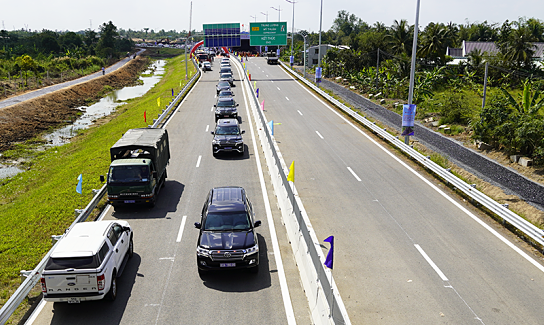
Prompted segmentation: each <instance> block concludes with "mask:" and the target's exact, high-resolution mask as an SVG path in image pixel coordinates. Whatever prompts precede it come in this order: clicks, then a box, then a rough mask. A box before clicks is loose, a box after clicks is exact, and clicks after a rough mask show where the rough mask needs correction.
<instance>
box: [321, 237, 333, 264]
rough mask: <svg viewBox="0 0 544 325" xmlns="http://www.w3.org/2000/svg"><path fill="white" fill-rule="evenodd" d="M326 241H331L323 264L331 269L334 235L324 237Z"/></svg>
mask: <svg viewBox="0 0 544 325" xmlns="http://www.w3.org/2000/svg"><path fill="white" fill-rule="evenodd" d="M325 241H326V242H327V243H331V249H329V252H328V253H327V258H325V263H323V264H325V266H326V267H328V268H329V269H332V262H333V255H334V236H329V237H327V239H325Z"/></svg>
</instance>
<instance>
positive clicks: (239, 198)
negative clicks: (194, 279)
mask: <svg viewBox="0 0 544 325" xmlns="http://www.w3.org/2000/svg"><path fill="white" fill-rule="evenodd" d="M253 218H254V213H253V207H252V206H251V202H250V201H249V199H248V198H247V195H246V191H245V190H244V189H243V188H242V187H238V186H228V187H216V188H213V189H211V190H210V193H208V197H207V198H206V202H204V207H203V208H202V214H201V221H200V222H195V228H197V229H200V234H199V236H198V241H197V245H196V264H197V267H198V272H199V273H202V272H204V271H209V270H224V269H248V270H249V271H250V272H253V273H257V272H258V271H259V243H258V238H257V233H256V232H255V228H256V227H259V226H260V225H261V221H260V220H257V221H253Z"/></svg>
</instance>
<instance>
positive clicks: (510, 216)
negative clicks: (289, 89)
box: [280, 62, 544, 246]
mask: <svg viewBox="0 0 544 325" xmlns="http://www.w3.org/2000/svg"><path fill="white" fill-rule="evenodd" d="M280 63H281V65H282V66H283V68H284V69H286V70H287V71H289V72H290V73H291V74H293V75H294V76H296V77H297V78H298V79H299V80H300V81H302V82H303V83H304V84H306V85H307V86H308V87H310V88H312V89H313V90H314V91H315V92H317V93H319V94H320V95H321V96H323V97H324V98H326V99H327V100H328V101H329V102H331V103H333V104H334V105H336V106H337V107H338V108H340V109H341V110H342V111H344V112H345V113H346V114H349V115H350V116H351V117H352V118H354V119H355V120H357V121H359V122H361V123H362V124H364V125H365V126H366V127H368V128H369V129H371V130H372V131H373V132H374V133H376V134H378V135H379V136H380V137H382V138H383V139H385V140H387V141H389V142H390V143H391V144H393V145H394V146H396V147H397V148H399V149H400V150H402V151H403V152H405V153H406V154H408V155H409V156H410V157H412V158H413V159H415V160H417V161H418V162H419V163H420V164H422V165H423V166H425V167H426V168H427V169H429V170H431V171H432V172H434V173H435V174H436V175H438V176H440V177H441V178H442V179H444V180H445V181H446V182H448V183H451V184H452V185H453V186H455V187H456V188H457V189H458V190H460V191H461V192H463V193H464V194H465V195H467V196H468V197H470V198H472V199H473V200H474V201H476V202H478V203H479V204H481V205H482V206H484V207H486V208H487V209H489V210H490V211H492V212H493V213H495V214H496V215H497V216H499V217H500V218H502V219H503V220H505V221H507V222H508V223H510V224H511V225H513V226H514V227H516V229H518V230H519V231H521V232H523V233H524V234H526V235H527V236H529V237H530V238H531V239H532V240H534V241H535V242H536V243H538V244H540V245H542V246H544V230H542V229H540V228H538V227H536V226H535V225H533V224H532V223H530V222H529V221H527V220H525V219H523V218H522V217H520V216H519V215H517V214H515V213H514V212H512V211H510V210H509V209H508V208H507V207H506V206H503V205H502V204H500V203H498V202H496V201H494V200H493V199H491V198H490V197H488V196H487V195H485V194H484V193H482V192H480V191H478V190H477V189H476V188H474V187H473V186H472V185H470V184H467V183H466V182H464V181H463V180H461V179H459V178H458V177H457V176H455V175H453V174H452V173H451V172H450V171H449V170H447V169H444V168H442V167H441V166H439V165H438V164H436V163H435V162H433V161H432V160H431V159H429V157H425V156H423V155H422V154H421V153H419V152H417V151H416V150H414V149H413V148H412V147H411V146H409V145H407V144H405V143H404V142H403V141H401V140H400V139H399V138H397V137H395V136H393V135H391V134H390V133H388V132H387V131H386V130H385V129H382V128H380V127H378V126H377V125H376V124H375V123H374V122H371V121H369V120H368V119H367V118H366V117H364V116H361V115H359V114H357V113H356V112H354V111H353V110H352V109H350V108H349V107H347V106H346V105H344V104H342V103H341V102H339V101H338V100H336V99H335V98H333V97H331V96H330V95H329V94H327V93H325V92H324V91H323V90H321V89H320V88H319V87H317V86H316V85H315V84H314V83H312V82H310V81H308V80H307V79H304V78H303V77H301V76H300V75H299V74H298V72H296V71H294V70H292V69H290V68H289V66H287V65H286V64H284V63H283V62H280Z"/></svg>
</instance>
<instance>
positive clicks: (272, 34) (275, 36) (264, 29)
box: [249, 22, 287, 46]
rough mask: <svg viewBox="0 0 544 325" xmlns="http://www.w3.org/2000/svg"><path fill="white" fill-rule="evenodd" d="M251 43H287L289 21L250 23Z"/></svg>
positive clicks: (272, 44)
mask: <svg viewBox="0 0 544 325" xmlns="http://www.w3.org/2000/svg"><path fill="white" fill-rule="evenodd" d="M249 44H250V45H251V46H276V45H287V23H286V22H270V23H268V22H266V23H262V22H260V23H249Z"/></svg>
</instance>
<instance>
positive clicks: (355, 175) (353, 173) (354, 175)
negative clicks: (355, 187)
mask: <svg viewBox="0 0 544 325" xmlns="http://www.w3.org/2000/svg"><path fill="white" fill-rule="evenodd" d="M348 170H349V172H350V173H351V175H353V177H355V179H356V180H358V181H359V182H360V181H361V179H360V178H359V176H357V174H355V172H354V171H353V169H351V167H348Z"/></svg>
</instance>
